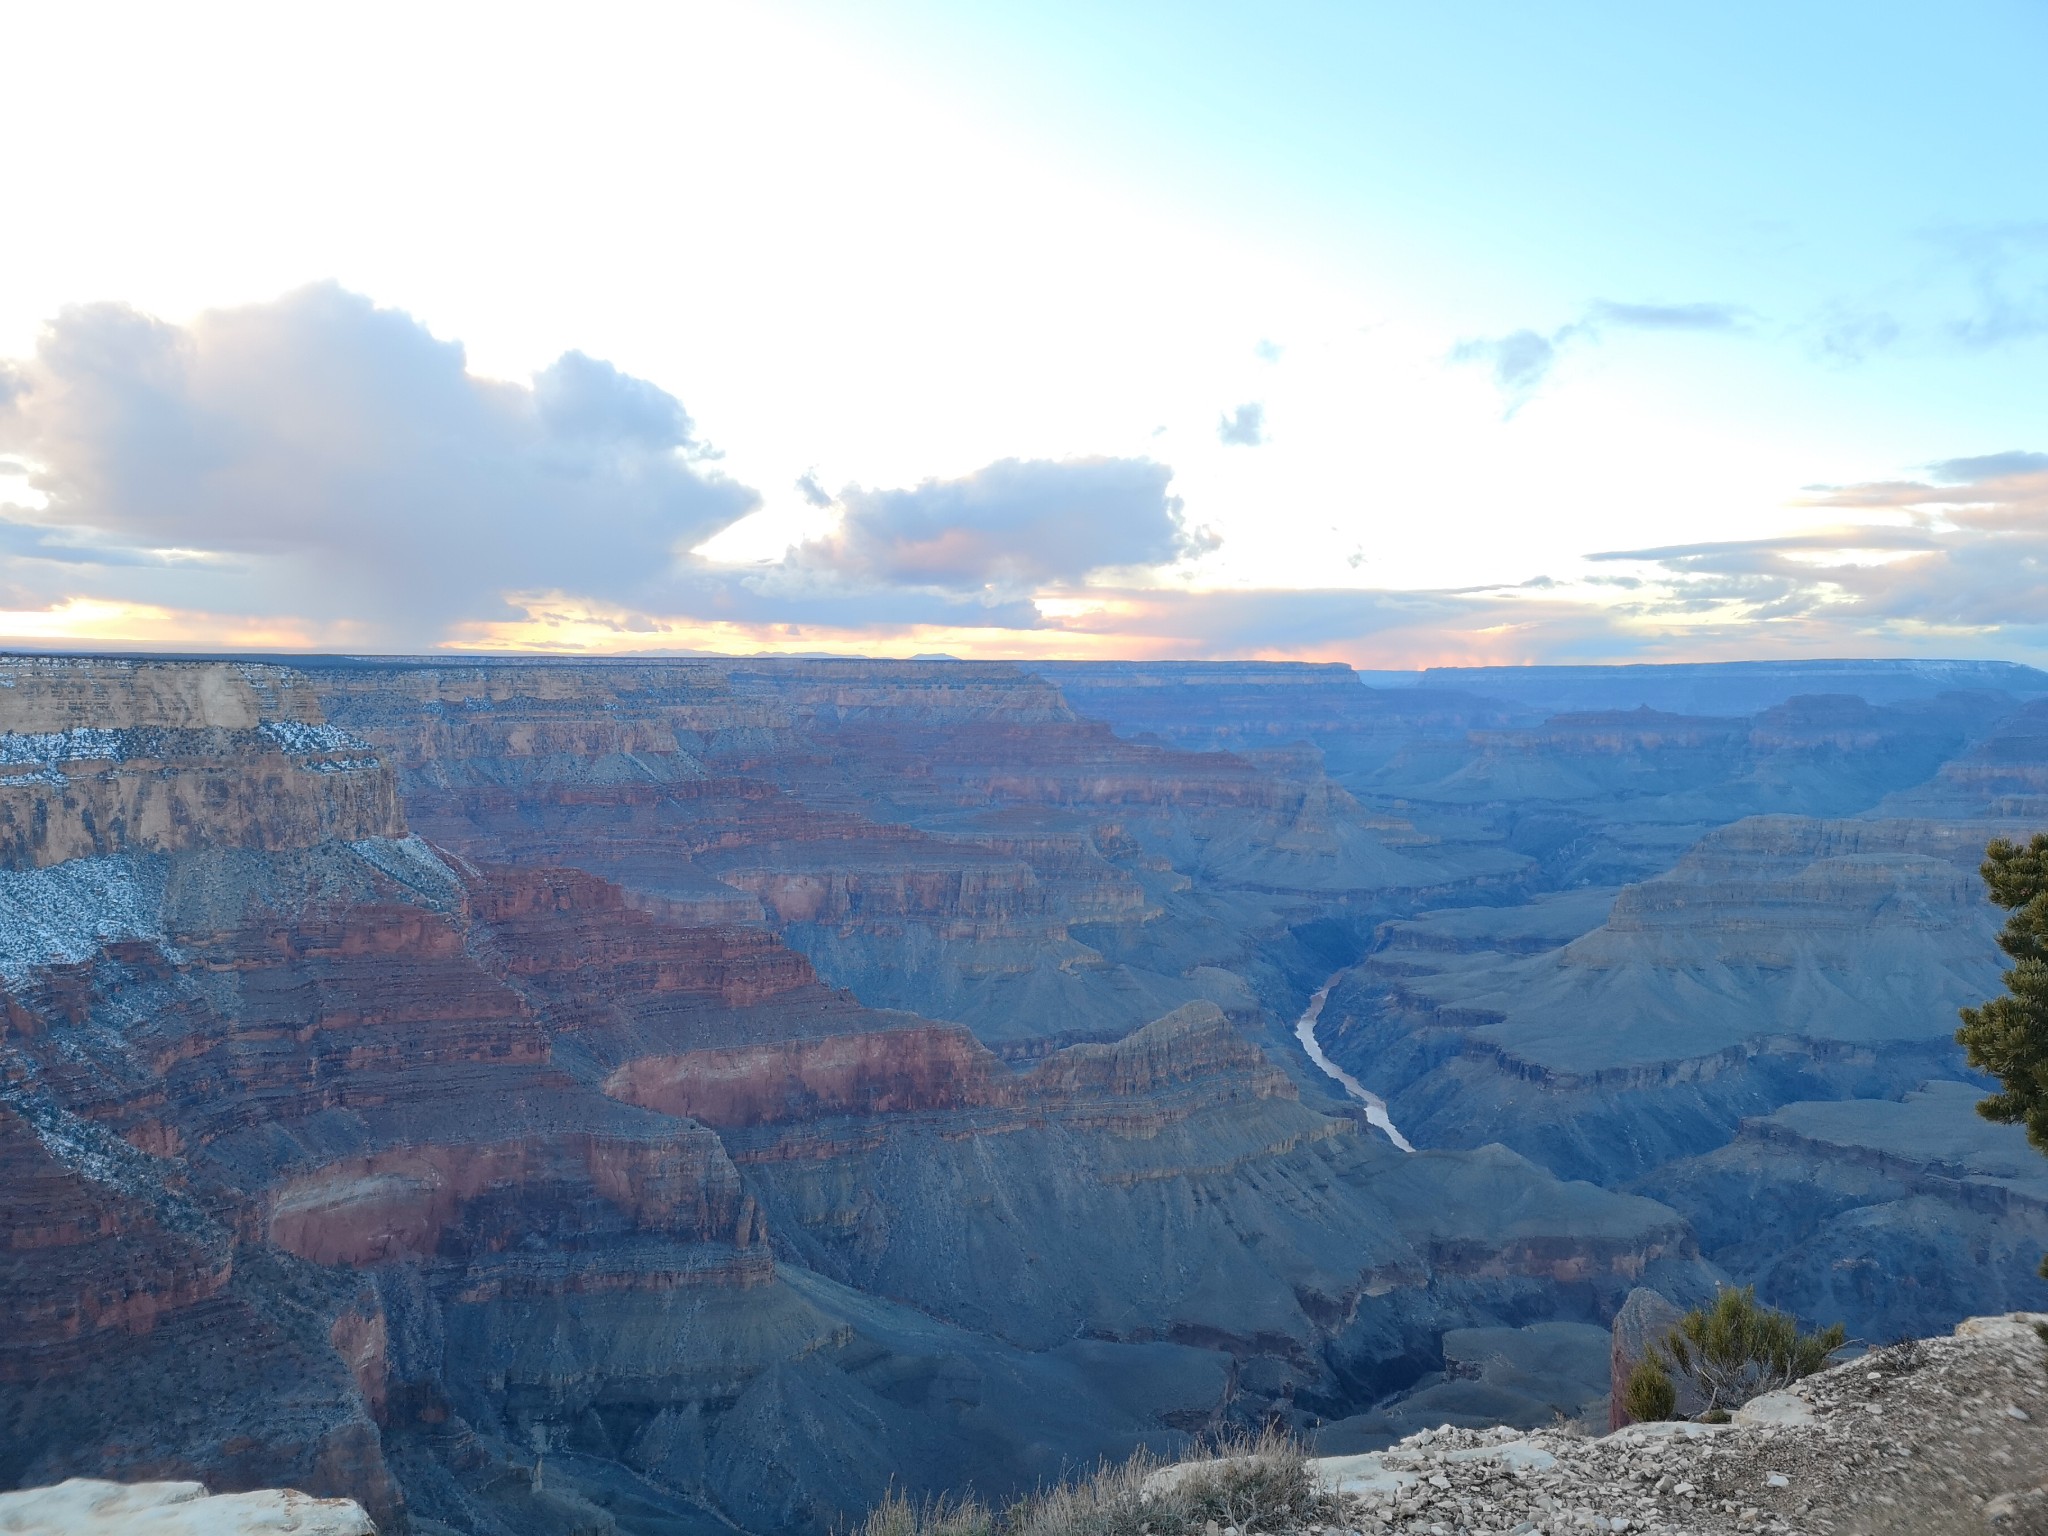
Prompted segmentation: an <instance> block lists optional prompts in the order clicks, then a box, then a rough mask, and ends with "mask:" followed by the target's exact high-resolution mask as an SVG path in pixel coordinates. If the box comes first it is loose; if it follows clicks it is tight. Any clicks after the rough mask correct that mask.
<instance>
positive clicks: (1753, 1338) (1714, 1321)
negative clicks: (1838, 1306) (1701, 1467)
mask: <svg viewBox="0 0 2048 1536" xmlns="http://www.w3.org/2000/svg"><path fill="white" fill-rule="evenodd" d="M1847 1339H1848V1333H1847V1331H1846V1330H1845V1329H1844V1328H1843V1327H1842V1325H1841V1324H1840V1323H1836V1324H1835V1325H1834V1326H1833V1327H1831V1328H1824V1329H1822V1330H1821V1331H1820V1332H1819V1333H1801V1332H1800V1331H1799V1321H1798V1319H1797V1318H1795V1317H1793V1316H1792V1314H1791V1313H1789V1312H1780V1311H1778V1310H1777V1309H1776V1308H1774V1307H1767V1306H1764V1305H1763V1304H1762V1303H1760V1302H1759V1301H1758V1300H1757V1299H1756V1287H1755V1286H1745V1287H1743V1288H1742V1289H1741V1290H1739V1291H1738V1290H1735V1289H1733V1288H1732V1287H1731V1288H1729V1289H1726V1290H1723V1291H1722V1292H1721V1294H1720V1295H1719V1296H1717V1297H1715V1298H1714V1304H1713V1305H1712V1306H1711V1307H1694V1308H1693V1309H1692V1310H1691V1311H1690V1312H1688V1313H1686V1314H1685V1316H1684V1317H1682V1318H1680V1319H1679V1321H1678V1324H1677V1326H1676V1327H1674V1328H1673V1329H1672V1330H1671V1331H1670V1332H1669V1333H1668V1334H1666V1335H1665V1338H1664V1348H1665V1349H1666V1350H1668V1351H1669V1352H1670V1355H1671V1358H1672V1360H1673V1361H1674V1362H1675V1363H1676V1365H1677V1367H1678V1369H1679V1370H1680V1371H1681V1372H1682V1373H1683V1374H1684V1375H1686V1376H1688V1377H1690V1378H1691V1380H1692V1382H1693V1384H1694V1385H1695V1386H1697V1387H1698V1388H1699V1392H1700V1396H1701V1397H1702V1398H1703V1399H1704V1400H1705V1403H1706V1409H1705V1412H1703V1413H1702V1414H1701V1415H1700V1417H1701V1418H1705V1417H1707V1415H1708V1414H1712V1413H1715V1412H1717V1411H1725V1410H1727V1409H1730V1408H1739V1407H1741V1406H1742V1405H1743V1404H1744V1403H1746V1402H1748V1401H1749V1400H1750V1399H1751V1398H1753V1397H1756V1396H1758V1395H1760V1394H1762V1393H1765V1392H1774V1391H1776V1390H1777V1389H1778V1388H1780V1387H1785V1386H1790V1385H1791V1384H1792V1383H1793V1382H1795V1381H1798V1380H1799V1379H1800V1378H1801V1377H1803V1376H1811V1375H1812V1374H1813V1373H1814V1372H1815V1371H1817V1370H1819V1369H1820V1368H1821V1367H1822V1366H1824V1365H1826V1364H1827V1363H1828V1356H1829V1355H1832V1354H1833V1353H1834V1352H1835V1351H1836V1350H1838V1349H1840V1348H1841V1347H1842V1345H1843V1344H1844V1343H1845V1342H1847Z"/></svg>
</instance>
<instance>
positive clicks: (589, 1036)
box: [0, 655, 2048, 1536]
mask: <svg viewBox="0 0 2048 1536" xmlns="http://www.w3.org/2000/svg"><path fill="white" fill-rule="evenodd" d="M2043 826H2048V674H2044V673H2041V672H2037V671H2034V670H2032V669H2029V668H2025V667H2019V666H2010V665H2004V664H1999V663H1974V662H1952V663H1941V662H1917V663H1915V662H1811V663H1785V664H1765V663H1756V664H1730V665H1698V666H1671V667H1611V668H1600V667H1587V668H1547V667H1531V668H1498V669H1496V668H1475V669H1438V670H1435V671H1431V672H1425V673H1421V674H1409V675H1400V676H1394V675H1386V674H1365V675H1363V676H1361V675H1360V674H1358V673H1355V672H1353V671H1352V670H1351V669H1349V668H1347V667H1344V666H1337V665H1329V666H1324V665H1289V664H1265V663H1239V664H1224V663H1082V662H1070V663H1049V664H1043V665H1033V666H1026V665H1021V664H1019V665H1010V664H997V663H976V662H964V661H950V660H932V661H914V662H894V661H831V660H786V661H771V660H759V661H747V660H718V659H702V660H697V659H691V660H674V661H640V660H620V661H571V660H536V659H518V660H513V659H506V660H482V659H422V660H417V661H415V660H377V659H345V658H297V659H293V660H291V661H289V662H276V663H271V662H256V661H247V660H238V661H221V660H208V659H193V660H174V659H124V658H82V657H56V656H27V655H22V656H8V657H0V1204H4V1206H5V1211H6V1215H7V1218H8V1221H7V1227H8V1242H7V1245H6V1247H5V1248H4V1249H0V1298H4V1305H5V1312H6V1326H5V1328H4V1330H0V1486H4V1487H25V1486H32V1485H37V1484H44V1483H51V1482H56V1481H58V1480H60V1479H62V1478H65V1477H68V1476H73V1475H87V1476H103V1477H114V1478H124V1479H146V1478H198V1479H202V1480H204V1481H205V1482H207V1483H208V1484H209V1485H210V1486H213V1487H215V1488H254V1487H264V1486H279V1485H289V1486H291V1487H295V1488H301V1489H304V1490H307V1491H308V1492H311V1493H315V1494H322V1495H328V1494H332V1495H346V1496H348V1497H351V1498H354V1499H357V1500H359V1501H360V1502H361V1503H363V1504H364V1506H365V1507H366V1508H368V1509H369V1511H370V1512H371V1514H372V1515H373V1516H374V1517H375V1518H376V1519H377V1521H378V1523H379V1526H380V1529H382V1530H383V1531H384V1532H386V1533H387V1536H389V1533H392V1532H399V1531H407V1530H410V1531H414V1532H419V1533H424V1536H439V1533H444V1532H478V1533H488V1536H528V1533H533V1536H542V1533H545V1536H555V1533H562V1536H567V1533H571V1532H602V1531H613V1530H615V1531H619V1532H629V1533H643V1532H644V1533H664V1536H671V1533H672V1536H709V1533H712V1532H729V1531H732V1530H734V1529H738V1530H742V1531H748V1532H758V1533H763V1536H780V1533H791V1536H818V1533H823V1532H826V1531H828V1530H831V1529H833V1528H835V1527H842V1528H843V1527H844V1526H845V1525H846V1524H847V1523H848V1522H849V1521H850V1520H853V1519H857V1518H858V1517H859V1515H860V1514H861V1513H862V1512H863V1511H864V1510H865V1509H866V1508H868V1507H869V1505H871V1504H872V1503H873V1502H874V1501H875V1500H876V1499H877V1498H878V1497H879V1496H880V1495H882V1494H883V1493H884V1491H885V1490H887V1489H888V1488H889V1487H890V1486H891V1485H892V1484H893V1485H895V1486H897V1487H899V1488H904V1489H908V1490H910V1491H912V1492H913V1493H917V1494H922V1493H927V1492H936V1491H940V1490H945V1489H949V1488H961V1487H965V1486H969V1485H971V1486H972V1487H974V1488H976V1489H978V1490H979V1491H980V1492H982V1493H983V1494H985V1495H993V1496H1001V1495H1003V1494H1006V1493H1008V1492H1012V1491H1016V1490H1021V1489H1025V1488H1028V1487H1030V1486H1032V1485H1034V1484H1037V1483H1039V1482H1041V1481H1043V1480H1046V1479H1049V1478H1053V1477H1056V1476H1058V1475H1059V1474H1060V1473H1061V1472H1062V1471H1064V1470H1068V1469H1071V1468H1074V1467H1077V1466H1082V1465H1086V1464H1088V1463H1091V1462H1093V1461H1094V1460H1096V1459H1097V1458H1099V1457H1102V1456H1121V1455H1124V1454H1127V1453H1128V1452H1130V1451H1132V1450H1133V1449H1135V1448H1137V1447H1140V1446H1150V1447H1153V1448H1155V1449H1157V1450H1159V1451H1161V1452H1163V1453H1170V1452H1172V1451H1173V1450H1175V1449H1177V1448H1179V1447H1181V1446H1184V1445H1186V1444H1187V1443H1188V1442H1189V1441H1190V1440H1191V1439H1192V1438H1194V1437H1199V1436H1202V1435H1204V1434H1208V1433H1212V1432H1216V1431H1221V1430H1227V1429H1231V1428H1245V1427H1251V1428H1256V1427H1257V1426H1260V1425H1263V1424H1266V1423H1269V1422H1276V1421H1277V1422H1280V1423H1283V1424H1286V1425H1288V1426H1291V1427H1293V1428H1296V1429H1298V1430H1300V1431H1302V1432H1304V1433H1305V1434H1310V1435H1313V1436H1315V1437H1317V1438H1318V1439H1319V1440H1320V1442H1321V1444H1322V1446H1323V1447H1324V1449H1326V1450H1327V1451H1329V1452H1331V1453H1333V1454H1334V1453H1341V1452H1350V1451H1359V1450H1367V1449H1374V1448H1377V1447H1379V1446H1382V1445H1385V1444H1387V1443H1388V1442H1389V1441H1390V1440H1392V1439H1394V1438H1396V1437H1398V1436H1400V1435H1402V1434H1405V1433H1408V1432H1409V1431H1410V1430H1413V1429H1417V1428H1421V1427H1425V1426H1432V1425H1436V1424H1439V1423H1444V1422H1451V1423H1456V1424H1468V1425H1485V1424H1494V1423H1501V1422H1506V1423H1517V1424H1524V1425H1532V1426H1533V1425H1547V1424H1549V1423H1551V1422H1552V1420H1553V1419H1554V1418H1556V1417H1557V1416H1559V1415H1563V1416H1564V1417H1567V1418H1570V1417H1575V1416H1579V1415H1582V1414H1593V1413H1596V1412H1597V1413H1598V1414H1600V1415H1604V1414H1605V1411H1606V1407H1605V1404H1606V1390H1607V1385H1606V1383H1607V1370H1608V1349H1609V1332H1608V1329H1609V1325H1610V1323H1611V1322H1612V1320H1613V1318H1614V1315H1615V1313H1616V1311H1617V1310H1618V1309H1619V1307H1620V1306H1621V1304H1622V1302H1623V1301H1624V1300H1625V1298H1626V1297H1627V1296H1628V1294H1629V1293H1630V1291H1631V1290H1633V1289H1635V1288H1637V1287H1640V1286H1648V1287H1653V1288H1655V1289H1657V1290H1659V1291H1662V1292H1664V1293H1665V1294H1666V1295H1667V1296H1670V1297H1673V1298H1676V1299H1678V1300H1681V1301H1686V1300H1696V1299H1700V1298H1703V1297H1706V1296H1709V1295H1711V1294H1712V1292H1713V1290H1714V1288H1715V1286H1716V1285H1717V1284H1719V1283H1727V1282H1734V1283H1738V1284H1752V1283H1753V1284H1754V1285H1756V1287H1757V1289H1758V1292H1759V1294H1760V1295H1761V1296H1763V1297H1764V1298H1765V1299H1767V1300H1769V1301H1772V1302H1774V1303H1776V1304H1777V1305H1780V1306H1783V1307H1787V1308H1790V1309H1792V1310H1794V1311H1796V1312H1798V1313H1799V1314H1801V1316H1803V1317H1804V1318H1806V1319H1807V1320H1808V1321H1809V1322H1827V1321H1833V1320H1835V1319H1841V1320H1843V1321H1844V1322H1846V1323H1847V1325H1848V1327H1849V1331H1850V1333H1851V1334H1852V1335H1855V1336H1860V1337H1862V1338H1865V1339H1869V1340H1872V1341H1877V1342H1884V1341H1888V1340H1890V1339H1892V1338H1894V1337H1897V1336H1899V1335H1900V1334H1902V1333H1915V1334H1924V1333H1932V1332H1937V1331H1941V1330H1944V1329H1946V1328H1947V1327H1949V1326H1951V1325H1953V1324H1954V1323H1955V1322H1956V1321H1957V1320H1959V1319H1961V1318H1963V1317H1966V1316H1969V1315H1972V1314H1979V1313H1987V1312H1994V1311H2003V1310H2010V1309H2014V1308H2048V1282H2044V1281H2043V1280H2041V1279H2040V1278H2039V1277H2038V1275H2037V1273H2036V1264H2037V1262H2038V1259H2039V1256H2040V1254H2041V1252H2042V1251H2043V1250H2044V1249H2048V1165H2044V1164H2042V1163H2041V1161H2040V1159H2039V1158H2038V1156H2037V1155H2036V1154H2035V1153H2033V1152H2031V1151H2030V1150H2029V1149H2028V1147H2027V1146H2026V1142H2025V1137H2024V1135H2023V1134H2022V1132H2021V1131H2019V1130H2018V1129H2017V1128H2014V1127H2007V1126H1996V1125H1991V1124H1988V1123H1986V1122H1984V1121H1982V1120H1980V1119H1979V1118H1978V1117H1977V1116H1976V1115H1975V1114H1974V1113H1973V1112H1972V1104H1973V1102H1974V1100H1975V1099H1976V1098H1977V1097H1979V1096H1981V1094H1982V1093H1983V1092H1984V1091H1985V1084H1984V1083H1983V1082H1982V1081H1981V1080H1977V1079H1974V1078H1973V1077H1972V1076H1971V1074H1969V1073H1968V1071H1967V1070H1966V1068H1965V1066H1964V1062H1963V1059H1962V1055H1961V1052H1960V1050H1959V1049H1958V1048H1957V1046H1956V1045H1955V1044H1954V1040H1953V1034H1954V1029H1955V1012H1956V1009H1957V1007H1958V1006H1959V1005H1962V1004H1967V1003H1974V1002H1976V1001H1978V1000H1980V999H1982V998H1984V997H1986V996H1989V995H1991V993H1993V992H1994V991H1996V989H1997V987H1998V984H1999V971H2000V965H1999V959H1998V952H1997V950H1996V947H1995V945H1994V943H1993V934H1994V932H1995V931H1996V927H1997V917H1998V914H1997V912H1996V910H1995V909H1994V908H1992V907H1991V906H1990V905H1989V903H1988V902H1986V900H1985V899H1984V896H1983V892H1982V887H1981V884H1980V882H1979V880H1978V877H1977V874H1976V866H1977V863H1978V861H1979V859H1980V858H1981V856H1982V850H1983V847H1984V844H1985V842H1986V841H1987V840H1988V839H1989V838H1991V837H1994V836H2000V835H2004V836H2024V835H2026V834H2028V833H2031V832H2032V831H2034V830H2037V829H2039V828H2041V827H2043ZM1311 1010H1313V1013H1314V1016H1313V1018H1312V1019H1310V1020H1309V1022H1308V1023H1307V1025H1306V1026H1305V1029H1306V1036H1305V1038H1306V1039H1307V1040H1308V1041H1309V1042H1310V1043H1312V1044H1314V1045H1315V1046H1316V1048H1317V1050H1316V1053H1314V1054H1311V1053H1310V1052H1308V1051H1305V1050H1304V1046H1303V1038H1304V1037H1303V1036H1302V1035H1300V1034H1298V1032H1297V1031H1298V1026H1300V1025H1301V1021H1302V1020H1303V1018H1304V1015H1306V1014H1309V1013H1310V1012H1311ZM1318 1058H1320V1059H1318ZM1346 1079H1348V1082H1347V1081H1346Z"/></svg>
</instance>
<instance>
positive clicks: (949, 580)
mask: <svg viewBox="0 0 2048 1536" xmlns="http://www.w3.org/2000/svg"><path fill="white" fill-rule="evenodd" d="M1172 482H1173V471H1172V470H1171V469H1169V468H1168V467H1167V466H1166V465H1164V464H1160V463H1157V462H1155V461H1154V460H1151V459H1111V458H1089V459H1065V460H1059V461H1053V460H1046V459H1003V460H1001V461H999V462H997V463H994V464H990V465H988V466H986V467H985V468H982V469H978V470H976V471H975V472H974V473H973V474H971V475H963V476H961V477H960V478H959V479H957V480H926V481H924V482H923V483H922V484H920V485H916V486H911V487H908V488H906V489H901V490H868V489H865V488H863V487H861V486H850V487H848V488H847V489H846V490H844V491H842V492H841V493H840V495H839V498H838V500H839V502H840V504H841V506H842V507H844V509H845V512H844V516H843V518H842V521H841V523H840V525H839V527H838V528H837V529H835V530H834V531H833V532H832V533H831V534H829V535H827V536H826V537H824V538H822V539H818V540H815V541H813V542H811V543H808V544H805V545H803V546H802V547H801V548H800V549H799V550H798V551H797V552H796V556H795V560H794V564H795V566H796V567H797V568H798V569H800V570H802V571H805V572H810V573H829V574H830V575H831V576H833V577H834V578H836V579H837V580H838V581H840V582H842V583H845V584H847V585H851V586H855V587H858V586H899V587H916V588H935V589H943V590H950V591H955V592H964V591H983V590H988V591H996V592H1006V593H1012V594H1014V593H1017V592H1021V591H1024V590H1028V589H1030V588H1032V587H1035V586H1039V585H1042V584H1044V583H1048V582H1062V581H1080V580H1083V579H1085V578H1086V577H1087V576H1089V575H1090V574H1091V573H1093V572H1095V571H1099V570H1104V569H1109V568H1115V567H1124V566H1149V565H1161V564H1166V563H1168V562H1171V561H1174V560H1177V559H1180V558H1181V557H1183V556H1185V555H1192V554H1196V553H1199V552H1200V551H1201V550H1202V549H1205V548H1208V547H1211V546H1212V545H1213V544H1214V542H1215V540H1214V538H1213V536H1212V535H1209V534H1207V533H1206V532H1204V531H1202V530H1198V529H1190V528H1189V527H1188V526H1187V523H1186V520H1185V518H1184V516H1183V508H1182V505H1181V500H1180V498H1179V497H1178V496H1175V495H1173V494H1172V493H1171V490H1170V487H1171V485H1172Z"/></svg>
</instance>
